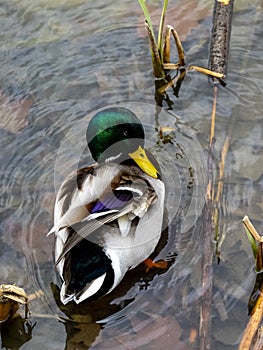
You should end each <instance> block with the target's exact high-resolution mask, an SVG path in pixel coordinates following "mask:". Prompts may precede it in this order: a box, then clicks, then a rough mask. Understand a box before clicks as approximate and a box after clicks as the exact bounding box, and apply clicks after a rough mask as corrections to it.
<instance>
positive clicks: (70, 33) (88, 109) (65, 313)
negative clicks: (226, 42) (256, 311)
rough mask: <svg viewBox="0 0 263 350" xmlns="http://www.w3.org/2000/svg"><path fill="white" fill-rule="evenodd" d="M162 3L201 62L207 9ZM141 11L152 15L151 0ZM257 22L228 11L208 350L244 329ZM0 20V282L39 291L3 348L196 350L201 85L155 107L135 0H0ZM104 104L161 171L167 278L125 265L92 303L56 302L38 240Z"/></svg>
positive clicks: (191, 56) (202, 179)
mask: <svg viewBox="0 0 263 350" xmlns="http://www.w3.org/2000/svg"><path fill="white" fill-rule="evenodd" d="M170 3H171V4H170V6H171V8H172V10H171V14H170V17H168V23H169V24H172V25H174V26H175V27H176V28H177V30H178V32H179V34H181V35H182V37H183V39H184V47H185V50H186V54H187V57H186V58H187V62H188V63H194V64H197V65H203V66H206V65H207V58H208V50H209V37H210V28H211V15H212V6H211V2H210V1H208V0H203V1H199V2H198V7H197V2H196V1H195V0H191V1H178V0H173V1H172V0H171V1H170ZM149 4H150V5H149V6H150V9H151V11H152V12H153V13H154V14H155V15H156V18H158V16H159V12H158V9H160V7H161V3H156V2H154V1H149ZM193 8H194V9H196V10H195V11H192V10H191V9H193ZM178 13H179V14H180V16H179V15H178ZM195 14H196V18H195ZM261 14H262V3H261V2H260V1H255V2H254V3H251V2H249V1H245V0H244V1H239V2H237V3H236V4H235V13H234V18H233V28H232V37H231V52H230V58H229V64H228V76H227V83H228V85H227V87H226V88H225V89H220V90H219V96H218V105H217V120H216V143H215V150H214V157H213V160H214V174H215V184H216V183H217V179H218V177H217V175H218V171H217V170H218V164H219V159H220V152H221V149H222V146H223V144H224V141H225V138H226V136H227V135H228V132H229V125H230V124H231V122H232V123H233V129H232V134H231V138H230V148H229V152H228V155H227V158H226V165H225V179H224V191H223V197H222V200H221V202H220V207H219V213H220V221H219V232H220V237H221V238H222V240H220V244H219V246H220V247H219V248H220V259H221V260H220V264H217V260H216V258H214V264H213V267H214V271H213V297H212V317H213V319H212V345H213V349H220V350H224V349H237V348H238V344H239V341H240V339H241V335H242V332H243V330H244V328H245V326H246V323H247V321H248V316H247V303H248V299H249V296H250V293H251V291H252V288H253V284H254V279H255V274H254V272H253V265H254V262H253V258H252V252H251V248H250V246H249V243H248V241H247V238H246V236H245V232H244V230H243V227H242V218H243V216H244V215H245V214H247V215H249V217H250V218H251V220H252V221H253V223H254V224H255V226H256V227H257V229H258V231H259V232H261V231H262V228H263V220H262V209H263V204H262V203H263V195H262V193H263V192H262V187H263V177H262V173H263V142H262V92H263V86H262V81H263V79H262V78H263V77H262V75H263V69H262V57H263V52H262V45H261V46H260V45H259V43H260V42H261V41H262V39H261V38H262V34H263V33H262V32H263V27H262V20H261V19H262V16H261ZM178 16H179V17H178ZM171 21H172V22H171ZM0 23H1V48H0V63H1V64H0V77H1V83H0V84H1V85H0V102H1V105H0V136H1V153H0V158H1V163H0V164H1V167H0V172H1V189H0V205H1V208H0V220H1V221H0V222H1V225H0V253H1V254H0V263H1V280H0V283H16V284H17V285H19V286H22V287H23V288H25V290H26V291H27V292H28V293H29V294H30V293H33V292H35V291H37V290H42V291H43V293H44V296H42V297H41V298H39V299H36V300H33V301H32V302H31V305H30V310H31V313H32V315H31V318H30V322H31V325H34V328H33V330H32V338H31V336H30V334H29V335H28V336H25V335H23V334H21V332H20V333H19V330H20V331H21V327H22V326H21V324H20V325H18V326H17V328H15V326H14V325H11V326H10V327H11V328H10V329H11V331H10V332H11V333H8V330H2V344H3V345H2V346H3V347H4V346H5V347H7V348H10V349H15V348H18V347H19V344H20V345H21V346H22V344H23V343H24V345H23V349H28V350H31V349H36V348H37V349H39V350H41V349H52V350H53V349H54V350H55V349H64V348H65V349H88V348H91V349H104V348H107V349H135V348H139V349H147V350H148V349H160V348H163V349H174V347H175V346H176V349H183V350H186V349H198V341H199V340H198V337H195V334H196V332H198V327H199V313H198V308H199V306H200V300H201V294H200V293H201V289H200V288H201V286H200V281H201V264H202V255H203V245H202V237H203V230H204V228H203V225H202V215H203V213H202V210H203V205H204V198H205V190H206V182H207V163H206V162H207V149H208V135H209V131H210V118H211V109H212V102H213V93H212V88H211V86H210V85H209V84H208V83H207V79H206V78H205V77H203V76H200V75H199V74H197V73H189V74H188V76H187V77H186V79H185V82H184V84H183V86H182V88H181V91H180V97H179V99H176V98H175V97H173V96H172V94H171V92H170V98H171V99H172V100H173V101H174V106H173V110H172V111H167V110H166V108H163V109H162V110H161V109H156V107H155V101H154V82H153V79H152V75H151V60H150V54H149V49H148V41H147V38H146V36H145V32H144V28H143V27H144V26H143V17H142V16H141V12H140V8H139V6H138V4H137V2H136V1H131V0H126V1H122V2H120V3H118V4H117V3H116V1H107V2H106V1H103V0H98V1H96V2H93V1H84V0H83V1H82V0H69V1H63V0H52V1H49V0H38V1H35V0H34V1H33V0H20V1H15V0H9V1H1V8H0ZM116 103H120V104H121V105H123V106H127V107H128V108H130V109H132V110H133V111H135V112H136V113H137V115H138V116H139V117H140V118H141V120H142V121H143V123H144V124H145V129H146V133H147V138H148V141H147V142H148V147H149V148H150V149H151V150H152V152H153V153H154V154H155V156H156V158H157V159H158V160H159V161H160V163H161V165H162V168H163V170H164V172H165V176H166V182H167V188H168V191H167V192H168V195H167V203H166V204H167V205H166V207H167V228H166V230H165V234H164V243H165V240H167V244H166V245H164V244H163V245H164V247H163V248H162V249H160V251H159V252H158V257H157V258H158V259H161V258H170V257H174V256H175V255H176V259H175V262H174V261H173V260H172V261H171V266H170V268H169V269H168V271H166V272H163V271H161V272H158V273H156V272H155V271H152V272H150V273H148V274H146V273H145V269H143V267H141V266H140V267H138V268H136V269H135V270H134V271H130V272H129V273H128V276H127V278H125V280H124V281H123V283H121V285H120V286H119V288H117V290H115V291H114V292H113V293H111V294H110V295H109V296H108V297H106V298H104V299H102V300H100V301H98V302H97V303H93V304H89V305H85V306H84V307H82V308H81V309H80V308H74V307H73V306H72V307H71V306H69V307H62V306H61V305H60V303H59V301H58V286H59V283H60V281H59V279H58V277H57V275H56V272H55V269H54V263H53V239H52V237H51V238H46V233H47V232H48V231H49V229H50V227H51V226H52V220H53V205H54V199H55V193H56V191H57V189H58V187H59V185H60V184H61V182H62V181H63V179H64V178H65V176H66V175H67V174H68V173H69V172H70V171H71V170H72V169H74V168H76V166H78V164H79V162H80V161H81V159H82V156H83V153H85V147H86V145H85V128H86V125H87V123H88V120H89V118H90V116H91V114H92V113H93V112H94V111H96V110H97V109H99V108H102V107H104V106H106V105H114V104H116ZM164 107H165V105H164ZM160 126H170V127H175V132H174V133H172V134H171V139H170V141H169V142H167V143H164V142H162V140H160V137H159V134H158V127H160ZM21 315H22V316H23V312H22V311H21ZM99 320H100V322H99V323H96V321H99ZM30 338H31V339H30ZM191 339H192V340H191Z"/></svg>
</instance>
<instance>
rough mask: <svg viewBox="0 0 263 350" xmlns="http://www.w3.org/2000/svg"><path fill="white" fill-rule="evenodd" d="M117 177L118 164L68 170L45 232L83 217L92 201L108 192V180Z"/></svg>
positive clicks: (116, 179)
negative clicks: (50, 224)
mask: <svg viewBox="0 0 263 350" xmlns="http://www.w3.org/2000/svg"><path fill="white" fill-rule="evenodd" d="M119 178H120V169H119V167H118V165H115V166H114V165H106V166H105V165H104V166H98V164H94V165H92V166H89V167H85V168H81V169H78V170H77V171H74V172H72V173H71V174H70V175H69V176H68V177H67V178H66V180H65V181H64V182H63V184H62V185H61V187H60V189H59V191H58V194H57V197H56V203H55V209H54V222H55V224H54V226H53V227H52V228H51V230H50V231H49V233H48V234H47V235H50V234H51V233H59V231H60V230H62V229H64V228H66V227H70V226H72V225H74V224H75V223H77V222H80V221H82V220H83V219H85V218H86V217H87V216H88V215H89V214H90V212H91V209H92V207H93V204H94V202H96V201H97V199H98V198H100V197H101V196H102V195H103V194H104V192H107V191H109V188H110V187H111V182H112V181H114V182H118V179H119Z"/></svg>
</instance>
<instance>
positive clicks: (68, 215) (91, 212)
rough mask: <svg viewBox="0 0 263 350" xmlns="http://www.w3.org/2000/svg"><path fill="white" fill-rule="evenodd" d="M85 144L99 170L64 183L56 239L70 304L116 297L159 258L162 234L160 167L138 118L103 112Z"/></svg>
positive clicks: (65, 297) (57, 206)
mask: <svg viewBox="0 0 263 350" xmlns="http://www.w3.org/2000/svg"><path fill="white" fill-rule="evenodd" d="M86 137H87V143H88V147H89V150H90V152H91V155H92V157H93V159H94V160H95V162H96V163H95V164H92V165H90V166H86V167H83V168H80V169H78V170H76V171H74V172H73V173H71V174H70V175H69V176H68V177H67V178H66V180H65V181H64V182H63V183H62V185H61V187H60V189H59V191H58V194H57V197H56V201H55V209H54V226H53V228H52V229H51V230H50V232H49V233H55V236H56V243H55V261H56V268H57V270H58V272H59V275H60V276H61V279H62V287H61V291H60V298H61V301H62V303H63V304H67V303H68V302H70V301H75V302H76V303H77V304H79V303H81V302H83V301H84V300H85V301H87V300H88V301H92V300H95V299H98V298H99V297H101V296H103V295H105V294H107V293H109V292H111V291H112V290H113V289H114V288H115V287H116V286H117V285H118V284H119V283H120V281H121V280H122V279H123V277H124V275H125V273H126V272H127V271H128V270H129V269H132V268H134V267H136V266H137V265H138V264H140V263H141V262H142V261H144V260H145V259H146V258H148V257H149V255H150V254H151V253H152V252H153V251H154V249H155V247H156V245H157V243H158V241H159V239H160V236H161V230H162V219H163V210H164V197H165V187H164V183H163V181H162V179H161V174H160V170H159V167H158V165H157V162H156V161H155V160H154V158H153V156H152V155H151V154H150V153H149V152H147V151H145V150H144V139H145V134H144V128H143V126H142V123H141V122H140V120H139V119H138V118H137V116H136V115H135V114H134V113H133V112H131V111H130V110H128V109H126V108H123V107H116V108H106V109H103V110H101V111H99V112H98V113H96V114H95V115H94V116H93V118H92V119H91V121H90V122H89V125H88V128H87V133H86ZM150 159H151V160H150Z"/></svg>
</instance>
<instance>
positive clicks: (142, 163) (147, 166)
mask: <svg viewBox="0 0 263 350" xmlns="http://www.w3.org/2000/svg"><path fill="white" fill-rule="evenodd" d="M129 156H130V157H131V158H132V159H133V160H134V161H135V163H136V164H137V165H138V166H139V167H140V168H141V169H142V171H144V172H145V173H146V174H148V175H149V176H151V177H153V178H155V179H157V178H158V175H160V174H159V172H158V170H157V169H156V168H155V166H154V165H153V164H152V163H151V162H150V160H149V158H148V157H147V155H146V153H145V150H144V149H143V148H142V147H141V146H139V147H138V149H137V150H136V151H135V152H133V153H129Z"/></svg>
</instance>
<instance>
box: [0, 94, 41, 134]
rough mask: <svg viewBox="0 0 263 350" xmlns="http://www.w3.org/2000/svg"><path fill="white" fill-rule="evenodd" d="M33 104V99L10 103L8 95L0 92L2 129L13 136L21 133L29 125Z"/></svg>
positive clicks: (0, 121)
mask: <svg viewBox="0 0 263 350" xmlns="http://www.w3.org/2000/svg"><path fill="white" fill-rule="evenodd" d="M33 103H34V99H33V98H32V97H29V98H24V99H21V100H18V101H10V99H9V97H8V96H7V95H6V94H4V93H3V92H0V128H2V129H4V130H6V131H9V132H12V133H13V134H17V133H19V132H20V131H21V130H22V129H24V128H25V127H26V126H27V125H28V114H29V110H30V108H31V107H32V105H33Z"/></svg>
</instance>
